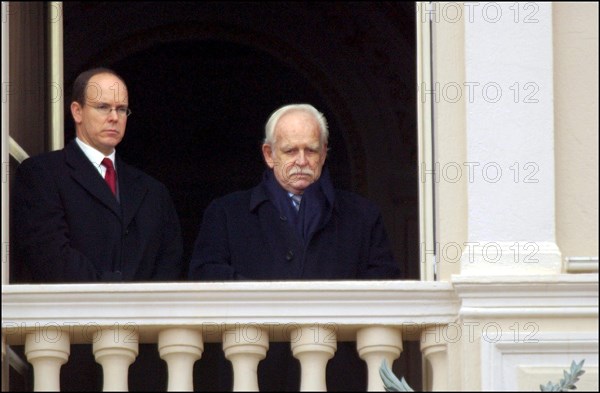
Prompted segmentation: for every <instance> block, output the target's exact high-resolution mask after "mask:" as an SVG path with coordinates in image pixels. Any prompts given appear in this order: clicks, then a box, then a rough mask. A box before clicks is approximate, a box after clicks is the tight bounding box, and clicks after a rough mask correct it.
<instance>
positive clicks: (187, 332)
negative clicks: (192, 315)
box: [158, 328, 204, 392]
mask: <svg viewBox="0 0 600 393" xmlns="http://www.w3.org/2000/svg"><path fill="white" fill-rule="evenodd" d="M158 352H159V353H160V357H161V359H163V360H164V361H165V362H167V367H168V371H169V379H168V381H169V382H168V385H167V391H169V392H174V391H187V392H192V391H194V363H195V362H196V360H198V359H200V358H201V357H202V352H204V341H203V340H202V332H201V331H199V330H194V329H178V328H174V329H166V330H162V331H161V332H160V333H159V334H158Z"/></svg>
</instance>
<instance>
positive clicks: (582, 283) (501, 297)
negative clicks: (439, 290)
mask: <svg viewBox="0 0 600 393" xmlns="http://www.w3.org/2000/svg"><path fill="white" fill-rule="evenodd" d="M452 283H453V285H454V289H455V290H456V294H457V296H458V298H459V299H460V300H461V309H460V316H461V317H482V318H483V317H491V316H493V317H513V316H515V317H518V316H526V317H563V318H564V317H595V318H598V276H597V275H596V274H580V275H569V274H559V275H552V276H550V275H538V276H527V277H526V278H525V277H522V276H521V277H519V276H517V277H512V276H504V277H503V276H487V277H484V276H477V277H467V276H459V275H454V276H452Z"/></svg>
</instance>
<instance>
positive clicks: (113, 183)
mask: <svg viewBox="0 0 600 393" xmlns="http://www.w3.org/2000/svg"><path fill="white" fill-rule="evenodd" d="M102 165H104V167H105V168H106V173H105V174H104V180H106V184H108V187H110V190H111V191H112V193H113V195H115V196H116V195H117V172H115V167H114V166H113V162H112V161H111V159H110V158H108V157H107V158H105V159H103V160H102Z"/></svg>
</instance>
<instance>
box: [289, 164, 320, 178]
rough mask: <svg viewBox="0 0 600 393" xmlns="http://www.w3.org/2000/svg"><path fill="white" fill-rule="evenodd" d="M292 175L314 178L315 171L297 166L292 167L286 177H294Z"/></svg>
mask: <svg viewBox="0 0 600 393" xmlns="http://www.w3.org/2000/svg"><path fill="white" fill-rule="evenodd" d="M294 175H310V176H313V177H314V175H315V171H313V170H312V169H310V168H299V167H297V166H294V167H292V168H291V169H290V171H289V172H288V176H294Z"/></svg>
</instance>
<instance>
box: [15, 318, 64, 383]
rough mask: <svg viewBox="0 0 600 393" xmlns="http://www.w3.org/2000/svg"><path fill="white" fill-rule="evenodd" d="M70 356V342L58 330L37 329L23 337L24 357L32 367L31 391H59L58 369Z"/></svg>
mask: <svg viewBox="0 0 600 393" xmlns="http://www.w3.org/2000/svg"><path fill="white" fill-rule="evenodd" d="M70 354H71V340H70V338H69V335H68V333H66V332H63V331H62V330H61V329H60V328H58V327H57V328H56V329H55V328H49V327H45V328H43V329H37V331H36V332H35V333H28V334H27V336H26V337H25V356H26V357H27V361H28V362H29V363H31V365H32V366H33V390H34V391H36V392H39V391H54V392H58V391H60V367H61V366H62V365H63V364H65V363H66V362H67V360H68V359H69V355H70Z"/></svg>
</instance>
